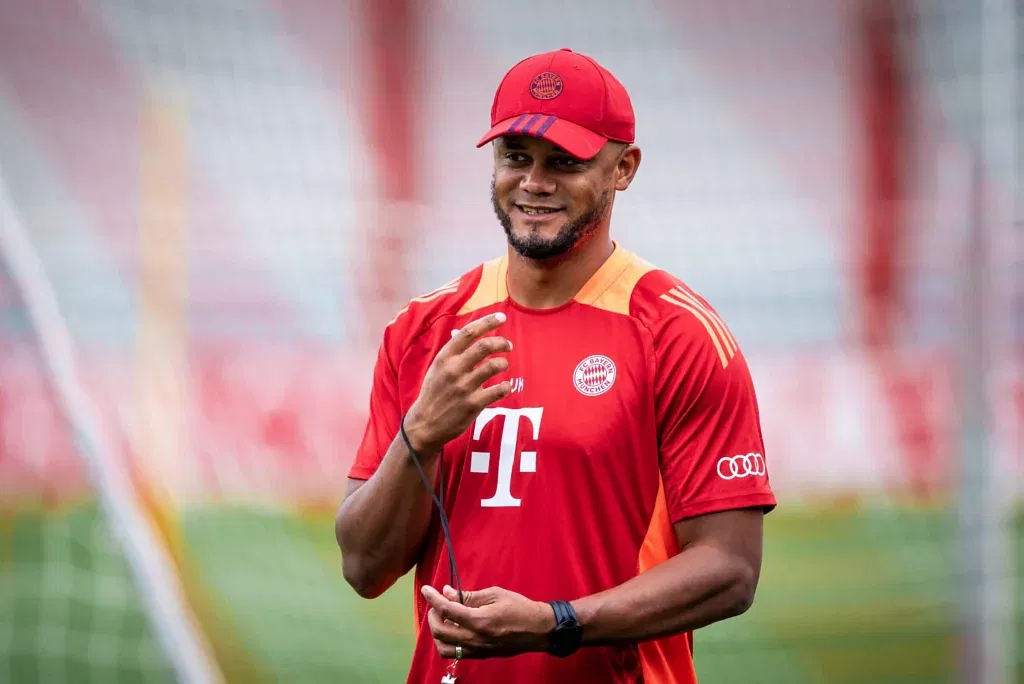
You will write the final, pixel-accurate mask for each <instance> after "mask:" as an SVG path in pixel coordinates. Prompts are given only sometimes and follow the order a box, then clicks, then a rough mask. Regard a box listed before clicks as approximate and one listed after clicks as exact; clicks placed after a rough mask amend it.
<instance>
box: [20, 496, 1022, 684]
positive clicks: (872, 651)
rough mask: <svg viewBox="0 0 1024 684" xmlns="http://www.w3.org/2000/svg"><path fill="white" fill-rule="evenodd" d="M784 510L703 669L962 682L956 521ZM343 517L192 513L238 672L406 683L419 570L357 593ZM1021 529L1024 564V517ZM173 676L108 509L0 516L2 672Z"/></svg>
mask: <svg viewBox="0 0 1024 684" xmlns="http://www.w3.org/2000/svg"><path fill="white" fill-rule="evenodd" d="M783 511H784V509H782V510H779V511H776V512H775V513H772V514H771V515H770V516H769V517H768V519H767V521H766V535H767V537H766V547H765V559H764V569H763V573H762V578H761V583H760V587H759V591H758V597H757V601H756V603H755V605H754V607H753V608H752V609H751V610H750V611H749V612H748V613H747V614H745V615H743V616H742V617H740V618H737V619H734V620H730V621H727V622H725V623H721V624H718V625H715V626H712V627H710V628H707V629H704V630H701V631H699V632H698V633H697V638H696V657H697V669H698V672H699V674H700V676H701V680H702V681H703V682H758V683H765V684H769V683H771V684H774V683H780V684H781V683H782V682H785V683H786V684H801V683H810V682H815V683H816V682H828V683H829V684H840V683H846V682H851V683H852V682H872V683H875V684H880V683H883V682H922V683H923V682H949V681H953V673H954V663H953V654H954V618H955V604H954V602H953V599H954V597H955V593H954V592H955V585H954V580H955V575H954V572H955V571H954V568H955V552H954V548H953V544H952V540H953V536H952V532H953V528H952V523H951V520H950V519H949V518H948V516H947V515H945V514H943V513H936V512H910V511H900V512H892V511H875V512H868V511H860V512H835V511H833V512H822V511H818V512H811V511H807V512H795V511H786V512H783ZM331 522H332V521H331V518H330V516H327V515H325V516H322V517H321V518H313V517H309V516H306V517H303V518H296V517H291V516H283V515H280V514H276V513H270V512H254V511H252V510H227V509H218V510H216V511H213V512H194V513H190V514H189V515H188V516H187V517H186V518H185V520H184V522H183V533H184V541H185V544H186V545H187V550H188V554H187V556H188V558H189V559H190V560H191V561H192V563H193V564H194V567H193V573H194V574H193V576H192V580H191V581H190V586H193V588H194V589H195V588H197V587H198V590H199V591H200V593H201V594H202V596H203V598H202V601H203V603H204V607H203V608H202V609H201V611H200V612H201V614H202V615H203V616H204V624H206V625H207V626H208V627H209V630H208V631H210V632H213V633H215V634H216V638H215V643H216V644H217V648H218V652H219V653H220V654H221V656H222V661H223V662H224V666H225V669H226V671H227V672H228V674H229V676H230V678H231V680H232V681H245V682H251V681H267V682H303V683H305V682H310V683H314V682H353V683H359V682H404V681H405V672H406V668H407V667H408V663H409V658H410V649H411V644H412V633H413V630H412V624H411V617H410V616H411V606H412V603H411V601H412V598H411V597H412V593H411V584H410V578H409V577H406V578H405V579H403V580H402V581H401V582H400V583H399V584H398V585H397V586H396V587H394V588H393V589H392V590H391V591H389V592H388V593H387V594H385V595H384V596H383V597H381V598H380V599H378V600H376V601H364V600H362V599H360V598H358V597H357V596H355V594H354V593H353V592H351V591H350V590H349V589H348V588H347V587H346V585H345V583H344V581H343V580H342V577H341V570H340V561H339V557H338V554H337V550H336V547H335V545H334V538H333V530H332V524H331ZM1014 529H1015V531H1016V539H1017V549H1016V558H1017V564H1016V567H1018V568H1022V567H1024V544H1022V543H1021V541H1022V540H1024V516H1018V517H1017V519H1016V521H1015V527H1014ZM1016 586H1017V597H1018V604H1017V608H1016V615H1017V624H1018V625H1021V627H1024V624H1021V623H1022V614H1024V611H1022V610H1021V603H1020V599H1021V597H1022V596H1024V582H1022V581H1021V578H1020V577H1018V578H1017V582H1016ZM211 623H213V624H211ZM1018 633H1019V634H1024V631H1020V630H1018ZM1017 655H1018V658H1020V657H1021V656H1024V648H1018V649H1017ZM1018 669H1019V670H1021V671H1022V672H1024V663H1021V666H1020V667H1019V668H1018ZM172 679H173V678H172V676H171V673H170V670H169V668H168V667H167V664H166V663H165V662H164V661H163V659H162V656H161V654H160V650H159V648H158V647H157V644H156V642H155V640H154V638H153V635H152V632H151V630H150V629H149V626H148V624H147V623H146V620H145V617H144V614H143V612H142V610H141V607H140V604H139V601H138V598H137V593H136V592H135V591H134V588H133V587H132V586H131V584H130V581H129V580H128V573H127V570H126V566H125V563H124V561H123V560H122V559H121V558H120V556H119V554H118V553H117V552H116V549H115V548H114V546H113V544H112V543H111V536H110V534H109V532H108V531H107V528H106V527H105V525H103V524H101V522H100V521H99V520H98V518H97V514H96V511H95V509H93V508H90V507H82V508H77V509H70V510H67V511H64V512H62V513H60V514H54V513H51V514H46V515H43V514H39V513H21V514H18V515H8V516H6V517H4V518H2V519H0V682H15V683H17V684H22V683H26V684H28V683H32V682H47V683H49V682H64V681H73V682H126V683H127V682H130V683H134V682H164V681H171V680H172ZM1018 681H1019V682H1021V681H1024V678H1021V677H1019V678H1018Z"/></svg>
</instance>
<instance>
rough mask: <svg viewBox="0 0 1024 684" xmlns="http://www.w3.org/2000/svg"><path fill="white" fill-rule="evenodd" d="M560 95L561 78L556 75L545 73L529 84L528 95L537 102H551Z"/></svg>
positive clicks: (549, 72) (538, 75)
mask: <svg viewBox="0 0 1024 684" xmlns="http://www.w3.org/2000/svg"><path fill="white" fill-rule="evenodd" d="M561 93H562V78H561V76H559V75H558V74H556V73H553V72H551V71H545V72H544V73H542V74H537V76H536V77H535V78H534V79H533V81H531V82H530V94H531V95H533V96H534V97H535V98H537V99H538V100H553V99H554V98H556V97H558V96H559V95H561Z"/></svg>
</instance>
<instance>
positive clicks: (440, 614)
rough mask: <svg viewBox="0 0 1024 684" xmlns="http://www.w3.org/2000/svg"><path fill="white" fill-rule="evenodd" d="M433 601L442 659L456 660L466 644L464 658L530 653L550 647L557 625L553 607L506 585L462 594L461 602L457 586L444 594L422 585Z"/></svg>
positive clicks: (433, 621) (433, 619)
mask: <svg viewBox="0 0 1024 684" xmlns="http://www.w3.org/2000/svg"><path fill="white" fill-rule="evenodd" d="M422 591H423V597H424V598H425V599H426V600H427V603H429V604H430V606H431V608H430V612H429V613H427V623H428V624H429V625H430V632H431V634H433V636H434V644H435V645H436V646H437V652H438V653H439V654H440V655H441V657H442V658H454V657H455V647H456V646H461V647H462V657H463V658H495V657H505V656H513V655H518V654H519V653H528V652H531V651H546V650H547V647H548V634H549V633H550V632H551V630H553V629H554V628H555V613H554V610H552V608H551V606H550V605H548V604H547V603H542V602H540V601H531V600H530V599H528V598H526V597H525V596H522V595H521V594H517V593H515V592H513V591H509V590H507V589H502V588H500V587H491V588H489V589H481V590H479V591H464V592H462V596H463V599H464V601H465V604H462V603H459V594H458V592H457V591H455V589H453V588H451V587H449V586H445V587H444V588H443V589H442V592H443V593H438V591H437V590H436V589H434V588H433V587H429V586H425V587H423V590H422Z"/></svg>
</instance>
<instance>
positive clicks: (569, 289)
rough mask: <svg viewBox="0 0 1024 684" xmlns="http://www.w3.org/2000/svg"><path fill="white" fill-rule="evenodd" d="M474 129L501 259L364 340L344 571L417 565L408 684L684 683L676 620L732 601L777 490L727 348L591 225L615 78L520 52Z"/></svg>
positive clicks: (626, 108) (741, 602) (741, 600)
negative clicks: (375, 342) (483, 156)
mask: <svg viewBox="0 0 1024 684" xmlns="http://www.w3.org/2000/svg"><path fill="white" fill-rule="evenodd" d="M491 125H492V128H491V129H490V131H488V132H487V134H486V135H485V136H484V137H483V138H482V139H481V140H480V142H479V144H478V146H481V145H484V144H486V143H488V142H491V143H492V144H493V150H494V178H493V185H492V196H493V204H494V211H495V213H496V214H497V217H498V220H499V221H500V222H501V224H502V226H503V227H504V229H505V234H506V236H507V238H508V245H509V249H508V253H507V255H505V256H503V257H501V258H499V259H495V260H494V261H491V262H488V263H485V264H483V265H481V266H478V267H476V268H474V269H473V270H472V271H470V272H469V273H466V274H465V275H463V276H462V277H461V278H458V279H457V280H453V281H452V282H451V283H449V284H447V285H445V286H444V287H442V288H440V289H438V290H435V291H434V292H432V293H430V294H428V295H425V296H423V297H418V298H416V299H414V300H413V301H412V302H411V303H410V304H409V306H408V307H406V308H405V309H403V310H402V311H401V312H399V314H398V316H397V317H396V318H395V319H394V321H392V323H391V324H390V325H389V326H388V327H387V329H386V330H385V332H384V339H383V343H382V344H381V347H380V351H379V355H378V359H377V365H376V369H375V371H374V383H373V390H372V393H371V397H370V418H369V422H368V424H367V427H366V432H365V435H364V437H363V442H362V444H361V446H360V448H359V451H358V453H357V455H356V459H355V463H354V465H353V466H352V469H351V472H350V478H351V479H350V483H349V489H348V493H347V495H346V498H345V501H344V502H343V504H342V506H341V508H340V510H339V513H338V518H337V523H336V535H337V538H338V544H339V546H340V548H341V552H342V560H343V565H344V572H345V577H346V579H347V580H348V582H349V583H350V584H352V586H353V587H355V589H356V591H358V592H359V593H360V594H361V595H362V596H364V597H367V598H373V597H376V596H378V595H380V594H381V593H382V592H384V591H385V590H386V589H387V588H388V587H390V586H391V585H392V584H393V583H394V582H395V580H397V579H398V578H399V577H401V576H402V575H404V574H405V573H406V572H408V571H409V570H410V569H411V568H412V567H414V566H415V567H416V587H417V603H416V619H417V625H418V632H417V639H416V648H415V652H414V654H413V659H412V668H411V671H410V674H409V681H410V682H430V683H431V684H433V683H436V682H439V681H442V678H443V677H446V673H450V667H451V666H452V665H453V664H455V665H456V668H455V672H454V675H455V677H457V681H459V682H532V683H538V682H539V683H548V682H550V683H552V684H553V683H555V682H592V683H593V682H637V681H644V682H649V683H650V682H694V681H696V677H695V674H694V668H693V662H692V658H691V655H692V636H691V632H692V630H694V629H696V628H699V627H702V626H704V625H707V624H710V623H712V622H715V621H718V620H722V619H725V618H728V617H731V616H734V615H738V614H740V613H742V612H743V611H745V610H746V609H747V608H748V607H749V606H750V604H751V602H752V600H753V597H754V590H755V587H756V585H757V579H758V575H759V572H760V565H761V544H762V518H763V516H764V513H765V512H767V511H769V510H771V509H772V508H773V507H774V506H775V498H774V495H773V493H772V490H771V488H770V485H769V481H768V475H767V473H766V469H765V458H764V447H763V444H762V437H761V429H760V423H759V417H758V407H757V402H756V399H755V395H754V389H753V386H752V383H751V379H750V374H749V371H748V368H747V365H746V362H745V360H744V358H743V355H742V354H741V353H740V351H739V349H738V346H737V344H736V340H735V338H734V337H733V336H732V334H731V333H730V331H729V330H728V328H727V327H726V326H725V324H724V322H723V321H722V319H721V318H720V317H719V316H718V315H717V314H716V313H715V312H714V310H712V308H711V307H710V306H709V305H708V303H707V302H706V301H704V300H703V299H702V298H701V297H699V296H697V295H696V294H695V293H694V292H693V291H692V290H690V289H689V288H688V287H687V286H686V285H684V284H683V283H682V282H681V281H679V280H678V279H676V278H674V277H673V276H671V275H669V274H668V273H666V272H664V271H661V270H658V269H657V268H655V267H653V266H651V265H650V264H648V263H647V262H645V261H643V260H642V259H640V258H639V257H637V256H635V255H633V254H631V253H630V252H628V251H627V250H626V249H624V248H623V247H622V246H621V245H618V244H616V243H615V242H613V241H612V239H611V237H610V233H609V229H610V222H611V214H612V206H613V204H614V200H615V194H616V192H621V191H624V190H626V189H627V188H628V187H629V185H630V183H631V182H632V181H633V178H634V176H635V175H636V172H637V168H638V167H639V164H640V150H639V149H638V148H637V147H636V146H635V145H634V144H633V143H634V115H633V109H632V105H631V103H630V99H629V96H628V95H627V93H626V90H625V88H624V87H623V86H622V84H620V83H619V82H618V81H617V80H616V79H615V77H614V76H612V74H611V73H609V72H608V71H606V70H605V69H604V68H603V67H601V66H600V65H599V64H598V63H597V62H595V61H594V60H593V59H591V58H589V57H587V56H584V55H581V54H577V53H575V52H572V51H569V50H559V51H556V52H551V53H546V54H541V55H535V56H533V57H530V58H528V59H526V60H524V61H522V62H520V63H519V64H517V65H516V66H514V67H513V68H512V69H511V70H510V71H509V72H508V74H507V75H506V76H505V78H504V80H503V81H502V82H501V85H500V86H499V87H498V91H497V94H496V95H495V98H494V104H493V107H492V110H491ZM403 426H404V434H403V432H402V429H403ZM411 452H414V453H415V456H416V458H417V459H418V461H419V464H420V465H421V466H422V468H423V469H424V474H423V477H426V478H429V479H430V481H431V482H434V483H435V486H436V487H437V488H438V489H439V492H438V498H439V500H440V502H442V504H443V505H444V507H445V508H446V509H447V513H448V516H449V517H450V546H451V551H453V553H454V557H455V561H456V562H457V572H458V578H459V580H460V581H461V586H462V587H463V588H464V589H466V591H465V592H464V593H463V595H462V602H460V601H459V594H458V592H457V591H456V590H454V589H452V588H451V587H450V586H448V584H449V583H451V582H452V579H451V578H452V576H453V574H454V573H453V572H452V570H453V568H452V567H450V564H449V560H448V556H447V554H448V551H449V548H448V545H447V544H446V542H445V535H444V533H443V530H442V529H441V528H440V527H439V525H438V517H437V516H435V515H433V512H432V510H431V505H432V504H431V493H430V492H429V491H428V490H427V488H426V487H425V486H424V482H423V480H422V479H421V475H420V473H419V472H418V470H417V463H416V461H415V460H414V458H413V453H411ZM456 659H457V660H456ZM445 681H452V678H451V676H450V674H449V675H447V678H446V679H445Z"/></svg>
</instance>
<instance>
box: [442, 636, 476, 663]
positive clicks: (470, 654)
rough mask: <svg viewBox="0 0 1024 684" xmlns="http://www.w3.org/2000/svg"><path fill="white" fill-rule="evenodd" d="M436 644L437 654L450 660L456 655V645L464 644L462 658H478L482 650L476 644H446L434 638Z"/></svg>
mask: <svg viewBox="0 0 1024 684" xmlns="http://www.w3.org/2000/svg"><path fill="white" fill-rule="evenodd" d="M434 645H435V646H436V647H437V654H438V655H439V656H441V657H442V658H447V659H449V660H451V659H453V658H454V657H455V646H456V645H459V646H462V659H463V660H465V659H466V658H478V657H479V655H478V654H479V653H480V651H479V650H477V648H476V647H474V646H466V645H465V644H446V643H444V642H443V641H438V640H437V639H434Z"/></svg>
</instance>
